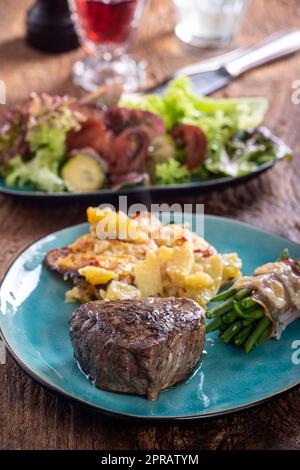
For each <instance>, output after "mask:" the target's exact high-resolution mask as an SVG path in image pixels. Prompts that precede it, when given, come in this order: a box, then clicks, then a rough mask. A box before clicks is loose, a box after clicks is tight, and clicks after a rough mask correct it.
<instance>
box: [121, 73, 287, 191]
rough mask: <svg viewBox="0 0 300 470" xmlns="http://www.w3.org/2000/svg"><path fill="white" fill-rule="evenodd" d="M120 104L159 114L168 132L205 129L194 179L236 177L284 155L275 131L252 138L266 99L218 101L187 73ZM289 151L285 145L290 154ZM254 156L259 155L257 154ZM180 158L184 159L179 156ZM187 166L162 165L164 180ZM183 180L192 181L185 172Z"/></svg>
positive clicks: (262, 115) (173, 178)
mask: <svg viewBox="0 0 300 470" xmlns="http://www.w3.org/2000/svg"><path fill="white" fill-rule="evenodd" d="M121 104H122V105H123V106H127V107H130V108H138V109H142V110H147V111H152V112H154V113H157V114H159V115H160V117H161V118H162V119H163V120H164V123H165V126H166V128H167V130H171V129H172V128H173V127H174V126H175V125H176V124H181V123H183V124H191V125H194V126H199V127H201V128H202V130H203V131H204V132H205V135H206V137H207V151H206V155H205V160H204V162H203V164H202V165H201V166H200V167H199V168H198V169H197V171H193V172H192V175H191V176H192V178H193V180H194V179H209V178H215V177H220V176H232V177H236V176H239V175H242V174H246V173H250V172H252V171H254V170H255V169H256V168H257V167H258V166H259V165H261V164H263V163H266V162H268V161H271V160H275V159H276V158H282V156H283V155H282V152H281V154H279V153H278V151H277V147H278V146H277V147H276V145H275V143H274V140H272V135H271V134H270V135H269V136H267V137H266V136H265V135H262V139H260V140H259V136H260V134H259V132H258V135H257V136H256V137H257V139H256V140H255V141H253V138H252V136H253V134H255V132H256V131H255V129H256V128H257V127H258V126H260V125H261V123H262V121H263V119H264V117H265V114H266V111H267V109H268V102H267V100H266V99H264V98H228V99H227V98H226V99H214V98H210V97H205V96H198V95H197V94H196V93H195V91H194V90H193V86H192V83H191V81H190V80H189V79H188V78H187V77H179V78H177V79H175V80H173V81H172V82H171V83H170V85H169V87H168V89H167V90H166V92H165V94H164V95H163V96H155V95H146V96H144V97H142V98H140V99H138V100H135V101H130V100H128V99H127V100H123V101H122V102H121ZM249 129H250V132H249V133H248V134H247V131H248V130H249ZM251 129H252V131H251ZM248 140H249V142H248ZM235 145H237V148H235V147H234V146H235ZM289 150H290V149H288V148H287V147H286V148H285V151H286V154H287V153H289ZM251 152H252V155H251ZM178 155H179V154H178ZM255 155H256V157H257V158H254V156H255ZM177 160H178V161H179V162H180V163H182V159H180V158H179V157H178V158H177ZM157 167H158V165H157ZM182 168H183V167H182V166H181V165H178V166H176V165H175V163H174V161H171V162H170V163H169V166H163V167H162V166H159V168H158V174H159V179H160V181H161V182H164V184H170V182H173V183H174V182H175V181H176V182H177V172H178V171H179V173H180V172H181V170H182ZM163 171H165V172H166V174H165V175H164V174H163ZM178 179H179V180H180V179H181V175H179V177H178ZM182 179H183V180H184V182H186V181H187V180H188V177H187V174H186V173H185V174H184V175H183V176H182Z"/></svg>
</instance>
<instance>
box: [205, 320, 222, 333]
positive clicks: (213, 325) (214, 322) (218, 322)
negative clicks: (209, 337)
mask: <svg viewBox="0 0 300 470" xmlns="http://www.w3.org/2000/svg"><path fill="white" fill-rule="evenodd" d="M221 325H222V318H221V317H216V318H214V319H213V320H212V321H211V322H210V323H209V324H208V325H207V327H206V333H211V332H212V331H215V330H218V329H219V328H220V326H221Z"/></svg>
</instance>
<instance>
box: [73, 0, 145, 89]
mask: <svg viewBox="0 0 300 470" xmlns="http://www.w3.org/2000/svg"><path fill="white" fill-rule="evenodd" d="M145 2H146V0H69V3H70V7H71V11H72V17H73V20H74V22H75V26H76V29H77V31H78V35H79V38H80V39H81V42H82V45H83V48H84V49H85V51H86V52H87V53H88V56H87V57H86V58H85V59H83V60H81V61H78V62H76V63H75V65H74V67H73V79H74V82H75V83H76V84H77V85H80V86H82V87H83V88H84V89H85V90H87V91H94V90H95V89H96V88H97V87H99V86H101V85H114V84H119V85H122V86H123V89H124V90H125V91H127V92H131V91H135V90H137V89H138V88H139V86H140V84H141V83H142V82H143V80H144V79H145V67H146V64H145V62H144V61H141V62H137V61H135V60H134V59H133V58H132V57H131V56H130V55H128V54H127V49H128V46H129V45H130V44H131V42H132V40H133V38H134V36H135V33H136V32H137V29H138V26H139V23H140V19H141V16H142V12H143V9H144V5H145Z"/></svg>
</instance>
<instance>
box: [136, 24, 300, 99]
mask: <svg viewBox="0 0 300 470" xmlns="http://www.w3.org/2000/svg"><path fill="white" fill-rule="evenodd" d="M299 50H300V30H298V29H296V30H289V31H281V32H279V33H276V34H274V35H272V36H270V37H269V38H267V39H266V40H265V41H263V42H262V43H259V44H257V45H255V46H253V47H249V48H247V49H244V50H243V49H239V50H237V54H234V52H235V51H232V52H231V53H228V54H225V55H224V56H223V58H224V61H223V63H222V61H220V60H219V62H218V63H217V64H218V65H217V66H216V61H215V63H214V62H213V61H212V60H210V61H206V62H211V63H210V64H205V63H204V66H203V65H201V63H199V64H192V65H190V66H187V67H184V68H182V69H180V70H178V71H177V72H176V73H175V74H174V75H173V76H172V77H168V78H167V79H166V80H164V82H163V83H162V84H159V85H158V86H157V85H156V86H154V87H151V88H147V89H146V90H143V91H142V93H143V94H144V93H156V94H163V93H164V92H165V90H166V88H167V87H168V84H169V82H170V80H172V79H173V78H176V77H179V76H182V75H188V76H189V77H190V79H191V81H192V83H193V85H194V88H195V90H196V92H197V93H198V94H199V95H209V94H210V93H213V92H214V91H216V90H219V89H221V88H224V87H225V86H226V85H228V84H229V83H230V82H231V81H232V80H233V79H235V78H237V77H239V76H240V75H242V74H244V73H245V72H247V71H249V70H252V69H254V68H256V67H259V66H260V65H264V64H266V63H268V62H271V61H274V60H276V59H280V58H281V57H285V56H287V55H289V54H292V53H294V52H297V51H299ZM230 54H232V56H231V57H230ZM226 55H227V58H226ZM220 64H221V65H220ZM201 67H202V68H201ZM205 67H206V69H205ZM134 95H135V96H137V95H138V93H137V94H134Z"/></svg>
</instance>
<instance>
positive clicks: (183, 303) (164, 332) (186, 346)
mask: <svg viewBox="0 0 300 470" xmlns="http://www.w3.org/2000/svg"><path fill="white" fill-rule="evenodd" d="M204 318H205V313H204V310H203V309H202V308H201V307H199V305H198V304H197V303H196V302H194V301H193V300H189V299H180V298H175V297H170V298H151V297H150V298H146V299H140V300H116V301H113V302H105V301H94V302H88V303H86V304H84V305H81V306H80V307H79V308H77V309H76V310H75V311H74V313H73V315H72V318H71V321H70V333H71V340H72V343H73V347H74V352H75V357H76V359H77V360H78V363H79V365H80V367H81V369H82V371H83V372H84V373H85V374H86V375H87V376H88V377H89V378H90V379H91V380H92V381H93V383H94V384H95V385H96V387H99V388H103V389H104V390H111V391H115V392H122V393H132V394H137V395H146V396H147V398H148V399H150V400H155V399H156V398H157V395H158V392H159V391H160V390H164V389H166V388H169V387H171V386H172V385H175V384H177V383H178V382H182V381H183V380H184V379H185V378H186V377H187V376H188V375H189V374H190V373H191V372H192V370H193V369H194V367H195V365H196V364H197V362H198V360H199V359H200V356H201V354H202V350H203V345H204V336H205V325H204Z"/></svg>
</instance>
